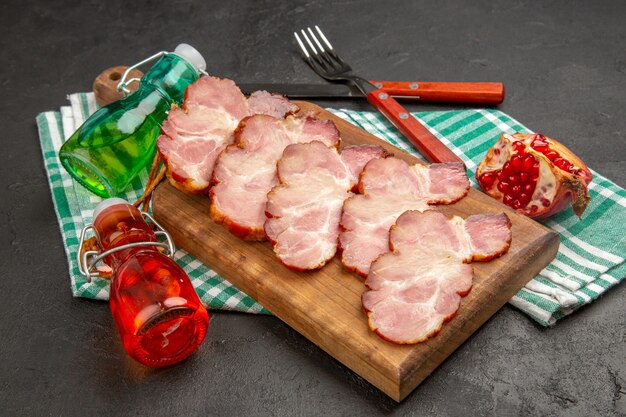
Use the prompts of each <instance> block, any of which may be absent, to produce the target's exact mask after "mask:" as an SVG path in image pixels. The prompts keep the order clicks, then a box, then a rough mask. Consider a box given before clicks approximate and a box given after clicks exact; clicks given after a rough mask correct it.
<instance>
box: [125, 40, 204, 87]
mask: <svg viewBox="0 0 626 417" xmlns="http://www.w3.org/2000/svg"><path fill="white" fill-rule="evenodd" d="M181 47H182V49H181ZM187 47H188V45H186V44H181V45H178V47H177V48H176V49H175V50H174V52H167V51H161V52H157V53H156V54H154V55H152V56H149V57H148V58H146V59H144V60H143V61H140V62H138V63H136V64H135V65H131V66H130V67H128V68H127V69H126V71H124V74H122V78H121V79H120V82H119V83H118V84H117V91H122V92H123V93H124V95H128V94H130V90H129V89H128V86H129V85H130V84H132V83H134V82H139V81H141V79H140V78H131V79H130V80H128V81H127V80H126V78H127V77H128V74H130V72H131V71H132V70H134V69H136V68H139V67H140V66H142V65H145V64H147V63H149V62H152V61H156V60H157V59H159V58H161V57H162V56H163V55H166V54H169V53H171V54H174V55H178V56H181V57H183V58H185V59H187V60H197V58H195V55H194V53H195V54H197V51H195V49H193V48H192V49H193V51H189V50H188V48H187ZM189 48H191V47H189ZM190 55H191V59H190ZM193 62H194V63H195V61H193ZM202 62H204V59H202ZM204 65H206V64H204ZM196 69H197V71H198V72H199V73H200V74H201V75H209V73H208V72H206V69H205V68H204V67H203V66H202V64H200V65H197V66H196Z"/></svg>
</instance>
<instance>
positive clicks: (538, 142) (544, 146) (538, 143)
mask: <svg viewBox="0 0 626 417" xmlns="http://www.w3.org/2000/svg"><path fill="white" fill-rule="evenodd" d="M535 138H537V139H535V140H533V141H532V143H531V144H530V147H531V148H533V149H534V150H536V151H537V152H541V153H544V152H545V151H547V150H548V142H546V141H545V140H542V139H539V138H538V137H537V136H535Z"/></svg>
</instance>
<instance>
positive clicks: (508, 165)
mask: <svg viewBox="0 0 626 417" xmlns="http://www.w3.org/2000/svg"><path fill="white" fill-rule="evenodd" d="M502 171H504V172H506V174H507V175H508V174H509V173H510V172H511V162H510V161H506V162H505V163H504V165H503V166H502Z"/></svg>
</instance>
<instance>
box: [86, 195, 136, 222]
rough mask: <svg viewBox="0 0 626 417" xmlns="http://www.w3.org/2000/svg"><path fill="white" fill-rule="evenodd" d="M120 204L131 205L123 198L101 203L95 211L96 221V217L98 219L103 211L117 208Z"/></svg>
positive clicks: (108, 199) (109, 199)
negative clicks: (113, 207)
mask: <svg viewBox="0 0 626 417" xmlns="http://www.w3.org/2000/svg"><path fill="white" fill-rule="evenodd" d="M118 204H130V203H129V202H128V201H126V200H124V199H123V198H117V197H113V198H107V199H106V200H102V201H101V202H100V203H98V205H97V206H96V208H95V209H93V218H94V220H95V219H96V217H98V215H99V214H100V213H102V211H103V210H106V209H108V208H109V207H111V206H116V205H118Z"/></svg>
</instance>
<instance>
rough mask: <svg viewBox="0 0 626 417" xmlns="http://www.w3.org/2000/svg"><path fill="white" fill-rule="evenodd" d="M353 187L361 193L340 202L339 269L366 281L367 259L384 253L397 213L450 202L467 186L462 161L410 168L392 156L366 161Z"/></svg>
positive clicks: (459, 196) (418, 165) (465, 191)
mask: <svg viewBox="0 0 626 417" xmlns="http://www.w3.org/2000/svg"><path fill="white" fill-rule="evenodd" d="M358 187H359V191H360V193H361V194H359V195H355V196H353V197H351V198H349V199H348V200H346V202H345V203H344V207H343V215H342V217H341V228H342V232H341V233H340V235H339V244H340V248H341V249H342V255H341V262H342V263H343V265H344V266H345V267H346V268H347V269H349V270H351V271H355V272H356V273H358V274H359V275H361V276H363V277H365V276H367V274H368V272H369V267H370V264H371V263H372V261H374V259H376V258H377V257H378V256H379V255H380V254H382V253H385V252H387V251H388V250H389V228H390V227H391V225H392V224H393V223H394V222H395V221H396V219H397V218H398V216H400V214H402V213H404V212H405V211H407V210H419V211H424V210H426V209H428V208H430V205H432V204H451V203H454V202H456V201H458V200H460V199H461V198H463V197H464V196H465V195H466V194H467V193H468V192H469V187H470V185H469V180H468V178H467V175H466V174H465V167H464V166H463V164H461V163H456V162H447V163H442V164H431V165H421V164H416V165H412V166H410V165H408V164H407V163H406V162H404V161H402V160H401V159H397V158H393V157H392V158H385V159H374V160H372V161H370V162H369V163H368V164H367V165H366V166H365V169H364V170H363V173H362V174H361V179H360V181H359V185H358Z"/></svg>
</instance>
